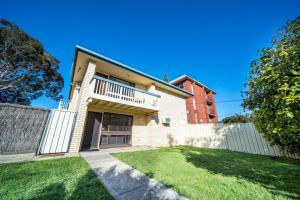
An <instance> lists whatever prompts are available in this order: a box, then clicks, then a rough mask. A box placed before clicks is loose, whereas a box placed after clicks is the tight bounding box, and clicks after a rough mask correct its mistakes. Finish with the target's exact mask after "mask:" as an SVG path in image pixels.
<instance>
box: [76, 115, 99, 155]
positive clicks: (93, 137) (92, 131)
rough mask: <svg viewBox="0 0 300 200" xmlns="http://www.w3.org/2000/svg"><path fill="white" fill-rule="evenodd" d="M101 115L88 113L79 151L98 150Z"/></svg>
mask: <svg viewBox="0 0 300 200" xmlns="http://www.w3.org/2000/svg"><path fill="white" fill-rule="evenodd" d="M102 120H103V114H102V113H99V112H90V111H89V112H88V115H87V120H86V126H85V131H84V136H83V141H82V144H81V150H99V144H100V137H101V128H102Z"/></svg>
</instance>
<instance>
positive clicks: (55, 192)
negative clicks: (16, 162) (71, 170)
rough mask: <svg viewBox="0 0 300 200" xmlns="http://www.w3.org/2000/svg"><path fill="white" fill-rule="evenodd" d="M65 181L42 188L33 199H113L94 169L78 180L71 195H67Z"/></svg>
mask: <svg viewBox="0 0 300 200" xmlns="http://www.w3.org/2000/svg"><path fill="white" fill-rule="evenodd" d="M67 193H68V192H67V191H66V188H65V185H64V183H54V184H52V185H50V186H47V187H45V188H44V189H42V191H41V192H39V193H37V194H36V195H35V196H34V197H33V198H31V200H49V199H55V200H63V199H70V200H77V199H89V200H96V199H108V200H109V199H113V198H112V197H111V196H110V194H109V193H108V192H107V190H106V189H105V188H104V186H103V185H102V184H101V183H100V182H99V180H98V178H97V177H96V175H95V174H94V172H93V171H92V170H89V171H88V172H87V173H86V174H85V175H84V176H82V177H81V178H80V180H79V181H78V182H77V184H76V186H75V189H74V191H69V193H71V195H67Z"/></svg>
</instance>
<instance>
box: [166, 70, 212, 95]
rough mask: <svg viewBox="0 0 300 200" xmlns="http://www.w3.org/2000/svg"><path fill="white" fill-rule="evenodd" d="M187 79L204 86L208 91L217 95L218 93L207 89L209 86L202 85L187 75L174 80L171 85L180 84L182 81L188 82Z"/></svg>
mask: <svg viewBox="0 0 300 200" xmlns="http://www.w3.org/2000/svg"><path fill="white" fill-rule="evenodd" d="M187 79H189V80H191V81H194V82H195V83H197V84H198V85H201V86H203V87H204V88H206V89H208V90H210V91H212V92H213V93H214V94H216V92H215V91H214V90H212V89H210V88H209V87H207V86H206V85H204V84H203V83H200V82H199V81H197V80H196V79H194V78H192V77H190V76H188V75H185V74H184V75H182V76H179V77H178V78H176V79H174V80H172V81H170V83H171V84H176V83H178V82H180V81H184V80H187Z"/></svg>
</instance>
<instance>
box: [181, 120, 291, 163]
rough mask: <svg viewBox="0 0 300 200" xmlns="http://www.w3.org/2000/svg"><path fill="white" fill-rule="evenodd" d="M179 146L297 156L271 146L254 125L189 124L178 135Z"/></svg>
mask: <svg viewBox="0 0 300 200" xmlns="http://www.w3.org/2000/svg"><path fill="white" fill-rule="evenodd" d="M176 140H177V143H178V144H182V145H192V146H197V147H207V148H216V149H227V150H232V151H239V152H247V153H253V154H261V155H271V156H288V157H293V158H296V156H294V155H291V154H287V153H283V152H281V151H280V150H279V149H278V148H277V147H275V146H271V145H270V144H269V143H268V142H267V141H266V140H265V139H264V138H263V137H262V135H261V134H260V133H258V132H257V130H256V129H255V127H254V125H253V124H252V123H235V124H222V123H219V124H196V125H193V124H187V125H185V126H182V128H181V131H180V134H176Z"/></svg>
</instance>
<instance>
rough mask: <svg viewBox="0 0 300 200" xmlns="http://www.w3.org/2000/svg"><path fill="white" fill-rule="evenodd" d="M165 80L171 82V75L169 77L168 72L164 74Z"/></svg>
mask: <svg viewBox="0 0 300 200" xmlns="http://www.w3.org/2000/svg"><path fill="white" fill-rule="evenodd" d="M164 81H166V82H169V77H168V74H167V73H165V75H164Z"/></svg>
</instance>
